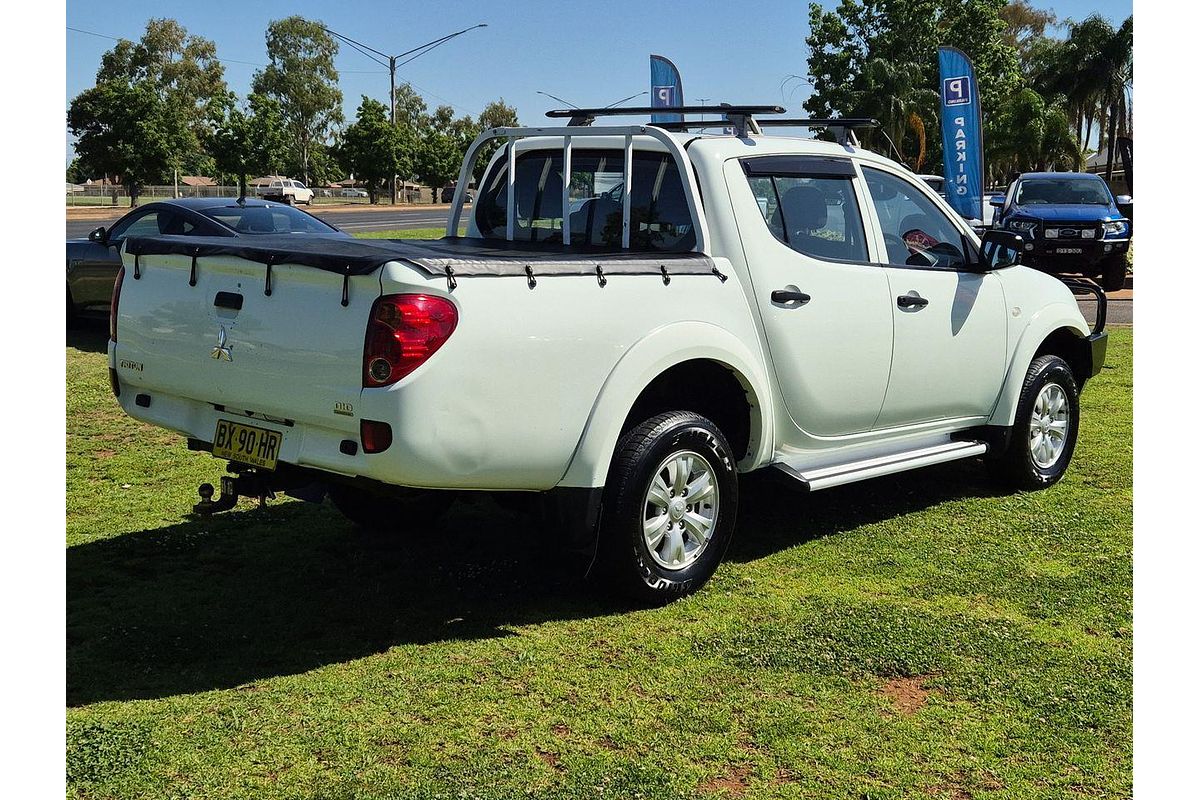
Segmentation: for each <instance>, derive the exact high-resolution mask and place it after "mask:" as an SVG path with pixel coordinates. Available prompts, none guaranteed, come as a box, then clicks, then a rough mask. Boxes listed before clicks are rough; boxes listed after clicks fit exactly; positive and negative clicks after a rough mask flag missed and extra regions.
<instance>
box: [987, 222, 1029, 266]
mask: <svg viewBox="0 0 1200 800" xmlns="http://www.w3.org/2000/svg"><path fill="white" fill-rule="evenodd" d="M1024 249H1025V240H1024V239H1023V238H1022V237H1021V236H1020V235H1019V234H1016V233H1013V232H1012V231H1001V230H990V231H988V232H987V233H985V234H984V235H983V242H982V244H981V246H980V248H979V257H980V263H979V271H980V272H991V271H992V270H997V269H1004V268H1005V267H1015V266H1016V265H1017V264H1020V263H1021V253H1022V252H1023V251H1024Z"/></svg>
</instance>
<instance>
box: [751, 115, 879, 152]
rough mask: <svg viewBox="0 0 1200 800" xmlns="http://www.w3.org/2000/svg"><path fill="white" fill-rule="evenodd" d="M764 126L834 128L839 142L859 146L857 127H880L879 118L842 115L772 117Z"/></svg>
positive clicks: (834, 133) (765, 121) (763, 123)
mask: <svg viewBox="0 0 1200 800" xmlns="http://www.w3.org/2000/svg"><path fill="white" fill-rule="evenodd" d="M761 124H762V125H763V126H764V127H766V126H770V127H773V128H832V129H833V135H834V138H835V139H837V143H838V144H843V145H844V144H849V145H851V146H853V147H858V146H859V145H858V137H857V136H855V135H854V129H855V128H878V127H879V120H877V119H872V118H870V117H841V118H838V119H770V120H763V122H762V123H761Z"/></svg>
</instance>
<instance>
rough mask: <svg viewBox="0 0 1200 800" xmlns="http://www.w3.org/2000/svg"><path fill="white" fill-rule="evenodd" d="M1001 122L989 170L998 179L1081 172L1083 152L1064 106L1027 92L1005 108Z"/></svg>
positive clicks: (990, 151) (990, 146) (992, 143)
mask: <svg viewBox="0 0 1200 800" xmlns="http://www.w3.org/2000/svg"><path fill="white" fill-rule="evenodd" d="M999 118H1000V119H999V121H998V124H997V126H996V128H997V130H998V131H999V134H998V135H997V137H996V138H995V139H994V140H992V141H990V142H989V143H988V166H989V171H990V172H991V173H992V176H993V178H994V179H1003V178H1004V177H1005V176H1007V175H1009V174H1011V173H1012V172H1030V171H1039V172H1040V171H1043V170H1047V169H1079V167H1080V162H1081V161H1082V160H1083V151H1082V149H1081V148H1080V146H1079V140H1078V139H1076V138H1075V135H1074V133H1073V132H1072V130H1071V120H1070V118H1069V116H1068V115H1067V112H1066V111H1065V110H1064V109H1063V108H1061V107H1060V106H1058V105H1055V104H1052V103H1047V102H1046V101H1045V100H1043V99H1042V96H1041V95H1039V94H1038V93H1037V92H1035V91H1034V90H1033V89H1028V88H1027V89H1023V90H1021V91H1020V92H1018V93H1017V94H1016V95H1014V96H1013V97H1012V98H1011V99H1010V100H1009V101H1008V102H1006V103H1005V104H1004V106H1003V107H1002V108H1001V109H1000V111H999Z"/></svg>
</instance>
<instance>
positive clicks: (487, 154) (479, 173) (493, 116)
mask: <svg viewBox="0 0 1200 800" xmlns="http://www.w3.org/2000/svg"><path fill="white" fill-rule="evenodd" d="M520 124H521V122H520V121H519V120H518V119H517V110H516V109H515V108H513V107H512V106H510V105H508V104H507V103H505V102H504V98H503V97H502V98H500V99H499V100H493V101H492V102H490V103H488V104H487V105H486V106H484V108H483V111H481V112H479V124H478V125H477V128H478V130H477V131H476V132H475V135H476V136H478V135H479V134H480V133H482V132H483V131H486V130H491V129H492V128H515V127H517V126H519V125H520ZM499 147H500V140H499V139H492V140H491V141H489V142H487V143H486V144H484V146H483V147H481V148H479V154H478V156H477V157H476V159H475V169H474V170H473V171H472V177H473V178H474V179H475V180H476V181H479V180H482V179H483V171H484V170H485V169H487V165H488V162H489V161H491V160H492V154H494V153H495V152H496V150H497V148H499Z"/></svg>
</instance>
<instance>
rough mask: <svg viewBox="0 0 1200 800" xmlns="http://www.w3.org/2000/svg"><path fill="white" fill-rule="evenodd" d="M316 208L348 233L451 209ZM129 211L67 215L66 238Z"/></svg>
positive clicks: (436, 221) (430, 223)
mask: <svg viewBox="0 0 1200 800" xmlns="http://www.w3.org/2000/svg"><path fill="white" fill-rule="evenodd" d="M468 208H470V206H468ZM304 210H305V211H307V210H308V209H307V208H305V209H304ZM314 210H315V215H316V216H318V217H320V218H321V219H323V220H325V221H326V222H328V223H330V224H331V225H336V226H337V227H339V228H341V229H342V230H344V231H346V232H347V233H362V232H364V231H393V230H411V229H413V228H440V227H444V226H445V224H446V218H447V216H448V215H449V211H448V210H447V209H446V208H445V207H441V208H422V207H420V206H417V207H415V208H414V207H400V208H397V209H395V210H387V211H374V210H372V211H357V210H353V209H351V210H348V211H347V210H334V209H331V210H329V211H326V210H324V209H323V208H321V206H315V207H314ZM128 211H129V209H118V210H117V211H116V212H115V213H114V214H113V215H112V216H111V217H104V218H101V217H98V216H97V217H89V218H87V219H68V220H67V238H68V239H81V238H83V237H85V236H87V235H88V233H89V232H91V231H93V230H95V229H96V228H99V227H100V226H101V225H104V226H108V225H111V224H112V223H113V222H116V221H117V220H118V219H120V218H121V217H122V216H124V215H125V213H127V212H128Z"/></svg>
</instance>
